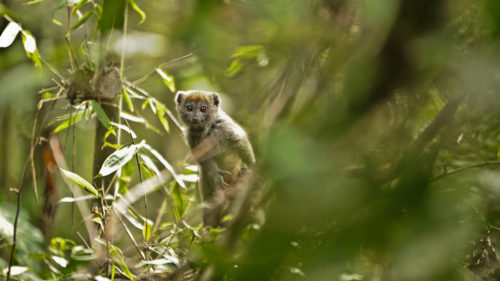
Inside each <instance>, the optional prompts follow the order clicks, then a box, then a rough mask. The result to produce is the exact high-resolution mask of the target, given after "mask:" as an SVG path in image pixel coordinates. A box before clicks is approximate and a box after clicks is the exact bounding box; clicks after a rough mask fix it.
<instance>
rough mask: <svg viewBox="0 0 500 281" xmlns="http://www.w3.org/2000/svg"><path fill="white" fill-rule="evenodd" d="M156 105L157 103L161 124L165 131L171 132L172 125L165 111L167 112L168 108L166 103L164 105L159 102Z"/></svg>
mask: <svg viewBox="0 0 500 281" xmlns="http://www.w3.org/2000/svg"><path fill="white" fill-rule="evenodd" d="M155 105H156V111H157V115H158V119H160V122H161V125H162V126H163V128H164V129H165V131H167V133H170V126H169V124H168V120H167V118H166V117H165V113H166V112H167V108H166V107H165V105H163V104H161V103H159V102H157V103H156V104H155Z"/></svg>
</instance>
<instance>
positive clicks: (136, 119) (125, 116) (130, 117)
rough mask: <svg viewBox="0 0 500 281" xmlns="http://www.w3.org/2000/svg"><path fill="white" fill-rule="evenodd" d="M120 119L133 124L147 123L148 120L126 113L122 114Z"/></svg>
mask: <svg viewBox="0 0 500 281" xmlns="http://www.w3.org/2000/svg"><path fill="white" fill-rule="evenodd" d="M120 117H121V118H123V119H127V120H128V121H132V122H137V123H146V120H144V118H142V117H137V116H134V115H132V114H128V113H126V112H124V111H122V112H120Z"/></svg>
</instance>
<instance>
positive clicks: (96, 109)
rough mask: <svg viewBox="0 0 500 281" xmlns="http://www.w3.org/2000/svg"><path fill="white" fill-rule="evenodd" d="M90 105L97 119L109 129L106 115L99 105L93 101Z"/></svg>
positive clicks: (109, 125) (109, 123)
mask: <svg viewBox="0 0 500 281" xmlns="http://www.w3.org/2000/svg"><path fill="white" fill-rule="evenodd" d="M91 104H92V109H93V110H94V112H95V114H96V115H97V119H99V121H101V124H102V125H103V126H104V127H106V128H108V129H109V127H111V122H110V121H109V118H108V115H106V112H104V110H103V109H102V107H101V106H100V105H99V103H98V102H97V101H95V100H92V101H91Z"/></svg>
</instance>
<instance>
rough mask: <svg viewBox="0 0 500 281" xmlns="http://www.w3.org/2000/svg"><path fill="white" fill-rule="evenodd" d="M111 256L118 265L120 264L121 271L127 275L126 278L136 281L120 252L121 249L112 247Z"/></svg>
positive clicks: (110, 247)
mask: <svg viewBox="0 0 500 281" xmlns="http://www.w3.org/2000/svg"><path fill="white" fill-rule="evenodd" d="M109 254H110V255H111V256H112V257H113V259H114V261H115V262H116V264H118V266H119V267H120V269H121V270H122V271H123V274H125V276H127V277H128V278H129V279H130V280H134V276H133V275H132V272H130V269H129V268H128V266H127V264H126V263H125V260H124V258H123V254H122V252H121V251H120V249H119V248H117V247H116V246H113V245H110V246H109Z"/></svg>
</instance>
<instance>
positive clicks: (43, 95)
mask: <svg viewBox="0 0 500 281" xmlns="http://www.w3.org/2000/svg"><path fill="white" fill-rule="evenodd" d="M53 97H55V95H54V94H52V93H49V92H46V93H43V94H42V100H46V99H51V98H53Z"/></svg>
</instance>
